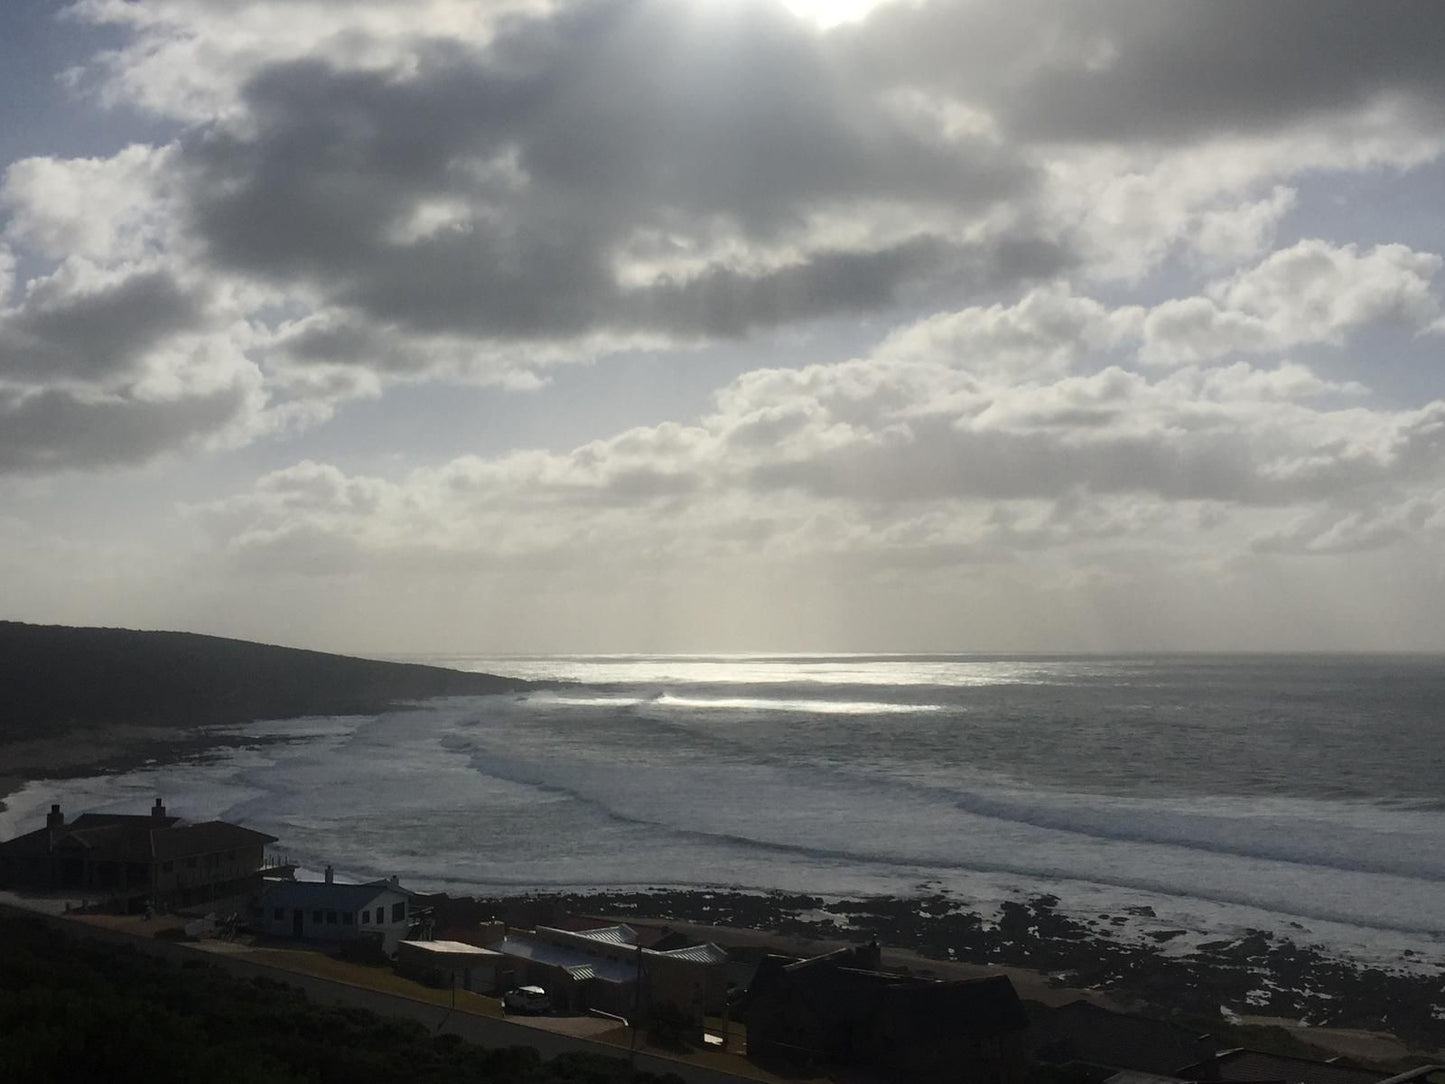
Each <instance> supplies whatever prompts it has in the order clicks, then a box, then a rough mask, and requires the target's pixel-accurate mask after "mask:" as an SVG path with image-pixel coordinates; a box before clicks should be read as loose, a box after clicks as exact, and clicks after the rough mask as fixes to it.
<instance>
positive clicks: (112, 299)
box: [0, 271, 202, 382]
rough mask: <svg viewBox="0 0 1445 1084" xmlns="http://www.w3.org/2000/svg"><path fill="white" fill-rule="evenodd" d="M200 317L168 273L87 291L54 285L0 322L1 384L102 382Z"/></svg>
mask: <svg viewBox="0 0 1445 1084" xmlns="http://www.w3.org/2000/svg"><path fill="white" fill-rule="evenodd" d="M201 319H202V306H201V304H200V302H199V300H198V299H197V298H196V297H195V296H194V295H193V294H191V293H190V292H188V291H186V290H184V289H182V288H181V287H180V285H179V284H177V282H176V281H175V279H174V278H173V277H172V276H171V275H170V274H169V273H167V272H164V271H151V272H143V273H139V274H134V275H131V276H130V277H128V278H124V279H121V280H120V281H118V282H114V283H108V284H106V285H104V286H100V287H97V288H94V289H88V290H76V289H73V288H68V287H67V286H65V285H62V283H61V282H60V280H58V279H50V280H48V281H46V282H42V283H39V284H37V286H36V287H35V288H34V289H32V290H31V291H30V292H29V293H28V294H27V295H26V297H25V300H24V302H23V304H22V305H21V306H20V307H19V308H17V309H16V310H14V311H13V312H11V313H10V314H8V315H7V316H6V317H4V318H3V319H0V378H9V379H12V380H20V381H34V380H43V381H47V382H49V381H64V380H87V381H93V380H105V379H106V378H108V377H113V376H116V375H120V374H124V373H125V372H127V371H128V370H130V369H131V368H132V367H133V366H134V365H135V364H136V363H137V362H138V361H139V360H140V359H141V358H143V357H144V356H145V355H146V353H147V352H148V351H149V350H151V349H152V348H153V347H155V346H156V345H157V344H159V343H160V342H162V341H163V340H164V339H166V338H167V337H169V336H171V335H173V334H175V333H177V332H180V331H185V330H189V329H192V328H195V327H197V326H198V325H199V324H200V322H201Z"/></svg>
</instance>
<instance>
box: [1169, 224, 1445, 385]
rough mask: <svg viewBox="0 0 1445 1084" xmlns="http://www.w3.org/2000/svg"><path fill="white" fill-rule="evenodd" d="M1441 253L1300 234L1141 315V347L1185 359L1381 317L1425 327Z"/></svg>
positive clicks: (1321, 338)
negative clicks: (1201, 289) (1195, 293)
mask: <svg viewBox="0 0 1445 1084" xmlns="http://www.w3.org/2000/svg"><path fill="white" fill-rule="evenodd" d="M1441 263H1442V261H1441V258H1440V257H1439V256H1437V255H1435V254H1434V253H1427V252H1416V251H1414V250H1412V249H1410V248H1408V247H1406V246H1405V245H1376V246H1375V247H1374V248H1372V249H1369V250H1368V251H1366V252H1361V251H1360V250H1359V248H1358V247H1357V246H1355V245H1340V246H1336V245H1331V244H1329V243H1328V242H1326V241H1322V240H1318V239H1313V240H1306V241H1300V242H1299V243H1297V244H1295V245H1292V246H1291V247H1289V248H1287V249H1281V250H1279V251H1277V252H1274V253H1271V254H1270V255H1269V256H1268V257H1266V258H1265V259H1264V260H1263V261H1261V262H1260V263H1259V264H1258V265H1256V266H1255V267H1252V268H1249V269H1247V270H1243V271H1240V272H1238V273H1236V274H1234V275H1233V276H1231V277H1229V278H1226V279H1221V280H1219V281H1216V282H1214V283H1212V284H1211V285H1210V286H1209V287H1208V288H1207V290H1206V292H1205V294H1206V296H1199V297H1191V298H1183V299H1178V300H1174V301H1168V302H1164V303H1163V304H1160V305H1158V306H1156V307H1154V308H1153V309H1152V310H1150V312H1149V314H1148V316H1146V317H1145V319H1144V325H1143V335H1144V345H1143V349H1142V351H1141V357H1142V358H1143V359H1144V360H1145V361H1146V362H1152V363H1162V364H1178V363H1183V362H1194V361H1201V360H1207V359H1209V358H1215V357H1221V356H1223V355H1225V354H1229V353H1234V352H1239V351H1244V352H1253V353H1265V352H1272V351H1280V350H1287V349H1289V348H1291V347H1295V346H1301V345H1306V344H1315V343H1328V344H1331V345H1334V346H1339V345H1342V344H1343V342H1344V340H1345V337H1346V336H1347V335H1348V334H1349V333H1350V332H1351V331H1353V330H1355V329H1357V328H1360V327H1364V326H1366V325H1369V324H1376V323H1384V322H1397V323H1400V324H1403V325H1405V326H1407V327H1410V328H1412V329H1416V330H1423V329H1424V328H1426V327H1428V326H1429V325H1430V324H1431V323H1432V322H1433V321H1434V320H1435V319H1436V318H1437V315H1438V314H1439V312H1440V302H1439V299H1438V298H1437V297H1436V296H1435V294H1434V293H1433V292H1432V289H1431V280H1432V279H1433V278H1434V276H1435V273H1436V272H1437V271H1439V269H1440V267H1441Z"/></svg>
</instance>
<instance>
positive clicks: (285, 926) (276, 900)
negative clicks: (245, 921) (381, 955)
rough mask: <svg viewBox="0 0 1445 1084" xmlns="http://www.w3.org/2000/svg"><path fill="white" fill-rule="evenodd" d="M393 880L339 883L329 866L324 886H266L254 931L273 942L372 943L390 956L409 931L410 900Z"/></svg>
mask: <svg viewBox="0 0 1445 1084" xmlns="http://www.w3.org/2000/svg"><path fill="white" fill-rule="evenodd" d="M413 895H415V893H413V892H411V891H410V890H408V889H405V888H402V887H401V885H400V884H398V883H397V879H396V878H395V877H393V878H391V879H390V880H387V881H372V882H370V883H368V884H343V883H341V882H339V881H337V880H336V879H335V877H334V875H333V872H332V869H331V867H330V866H328V867H326V879H325V880H322V881H278V882H276V883H274V884H271V885H268V886H267V887H266V889H265V891H264V892H263V893H262V895H261V899H260V903H259V904H258V906H257V908H256V910H255V911H254V912H253V916H252V926H253V927H255V928H256V929H257V930H258V931H260V932H261V933H264V934H269V935H271V936H273V937H295V938H300V939H302V940H311V941H355V940H360V939H362V938H372V939H375V940H378V941H380V943H381V948H382V951H383V952H385V953H387V955H391V954H392V953H393V952H395V951H396V946H397V944H398V943H399V942H400V941H402V940H403V939H404V938H405V937H406V936H407V934H408V933H409V932H410V930H411V926H412V918H413V916H412V906H411V901H412V896H413Z"/></svg>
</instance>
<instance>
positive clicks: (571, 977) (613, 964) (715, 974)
mask: <svg viewBox="0 0 1445 1084" xmlns="http://www.w3.org/2000/svg"><path fill="white" fill-rule="evenodd" d="M489 947H490V948H492V949H494V950H495V951H497V952H499V953H501V954H502V955H503V956H504V957H505V960H504V963H503V966H504V968H505V971H506V975H505V979H506V981H508V982H511V983H514V984H517V985H522V984H531V985H536V986H541V987H544V988H545V989H546V990H547V992H548V993H549V994H550V995H551V997H552V1001H553V1003H554V1004H556V1005H559V1006H564V1007H570V1008H576V1009H600V1010H602V1011H604V1012H611V1013H616V1014H618V1015H619V1016H626V1017H628V1018H629V1019H630V1018H631V1017H633V1016H634V1015H636V1014H639V1013H641V1014H642V1015H649V1014H653V1013H657V1012H661V1011H664V1010H667V1011H670V1012H671V1013H672V1014H674V1015H677V1016H679V1017H680V1018H681V1019H683V1020H686V1021H688V1022H690V1023H691V1024H694V1025H695V1026H697V1027H699V1028H700V1027H701V1026H702V1021H703V1017H704V1016H705V1015H707V1014H708V1013H720V1012H722V1011H723V1008H724V1005H725V1002H726V998H727V959H728V957H727V953H726V952H724V951H723V950H722V949H720V948H718V946H716V945H712V944H707V945H690V946H686V947H682V948H675V949H669V950H666V951H658V950H655V949H649V948H644V947H643V946H642V944H641V943H640V942H639V938H638V936H637V931H636V930H634V929H632V927H630V926H627V925H614V926H603V927H600V928H594V929H587V930H562V929H556V928H553V927H548V926H538V927H537V928H536V929H535V930H516V931H508V932H507V934H506V936H505V937H503V938H501V939H499V940H497V941H495V942H493V943H492V944H491V945H490V946H489Z"/></svg>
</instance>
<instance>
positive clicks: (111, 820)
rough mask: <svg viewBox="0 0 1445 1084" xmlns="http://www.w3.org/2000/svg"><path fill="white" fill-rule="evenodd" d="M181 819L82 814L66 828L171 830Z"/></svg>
mask: <svg viewBox="0 0 1445 1084" xmlns="http://www.w3.org/2000/svg"><path fill="white" fill-rule="evenodd" d="M180 819H181V818H180V817H157V816H156V815H155V814H153V813H82V814H81V815H80V816H78V817H76V818H75V820H73V821H71V822H70V823H69V824H67V825H66V826H65V827H66V828H79V829H86V828H108V827H111V826H112V825H118V826H121V827H129V828H169V827H170V826H171V825H173V824H175V823H177V822H178V821H179V820H180Z"/></svg>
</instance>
